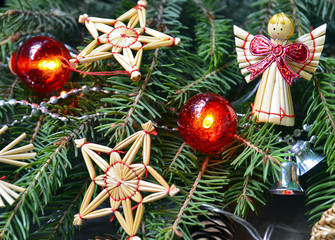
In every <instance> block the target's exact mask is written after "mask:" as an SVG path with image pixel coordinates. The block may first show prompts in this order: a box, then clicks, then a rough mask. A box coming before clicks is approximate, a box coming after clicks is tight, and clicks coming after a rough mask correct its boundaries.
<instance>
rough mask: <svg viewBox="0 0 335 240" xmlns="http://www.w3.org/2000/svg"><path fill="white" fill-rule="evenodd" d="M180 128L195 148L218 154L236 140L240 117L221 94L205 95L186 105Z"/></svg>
mask: <svg viewBox="0 0 335 240" xmlns="http://www.w3.org/2000/svg"><path fill="white" fill-rule="evenodd" d="M178 126H179V131H180V134H181V135H182V137H183V138H184V140H185V141H186V142H187V143H188V144H189V145H190V146H191V147H192V148H194V149H196V150H198V151H200V152H202V153H207V154H215V153H218V152H219V151H220V150H221V149H222V148H223V147H224V146H225V145H227V144H228V143H229V142H230V141H231V140H232V139H233V137H234V134H235V132H236V127H237V117H236V113H235V110H234V109H233V107H232V106H231V105H230V103H229V102H228V101H227V100H226V99H224V98H223V97H221V96H219V95H217V94H212V93H201V94H198V95H196V96H194V97H192V98H190V99H189V100H188V101H187V102H186V103H185V104H184V106H183V107H182V109H181V111H180V113H179V118H178Z"/></svg>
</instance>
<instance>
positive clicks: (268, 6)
mask: <svg viewBox="0 0 335 240" xmlns="http://www.w3.org/2000/svg"><path fill="white" fill-rule="evenodd" d="M272 6H273V0H270V1H269V2H268V5H267V7H266V12H265V15H264V20H263V22H262V26H261V28H260V29H259V32H258V33H259V34H263V33H266V32H267V31H266V28H267V21H268V20H269V19H270V14H271V11H270V10H271V9H272Z"/></svg>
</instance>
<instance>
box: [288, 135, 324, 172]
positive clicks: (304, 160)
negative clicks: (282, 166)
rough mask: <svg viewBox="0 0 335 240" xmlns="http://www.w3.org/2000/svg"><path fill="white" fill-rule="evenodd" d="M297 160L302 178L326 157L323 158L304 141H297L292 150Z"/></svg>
mask: <svg viewBox="0 0 335 240" xmlns="http://www.w3.org/2000/svg"><path fill="white" fill-rule="evenodd" d="M290 151H291V152H292V153H294V156H295V158H296V162H297V166H298V176H302V175H304V174H305V173H307V172H308V171H309V170H311V169H312V168H314V167H315V166H316V165H317V164H319V163H320V162H321V161H322V160H323V159H325V156H321V155H319V154H317V153H315V152H314V151H312V150H311V149H310V148H309V143H308V142H304V141H302V140H299V141H297V142H296V143H295V144H294V145H293V146H292V148H291V149H290Z"/></svg>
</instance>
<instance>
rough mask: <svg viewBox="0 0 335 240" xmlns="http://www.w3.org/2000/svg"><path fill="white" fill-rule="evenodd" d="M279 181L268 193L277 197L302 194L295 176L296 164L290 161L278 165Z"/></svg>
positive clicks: (302, 191)
mask: <svg viewBox="0 0 335 240" xmlns="http://www.w3.org/2000/svg"><path fill="white" fill-rule="evenodd" d="M280 170H281V172H280V179H279V181H278V182H277V183H276V184H275V185H274V186H273V187H272V188H271V189H270V193H273V194H277V195H298V194H303V193H304V190H303V189H302V187H301V186H300V183H299V179H298V175H297V164H296V163H295V162H293V161H291V157H290V158H289V161H287V162H282V163H281V164H280Z"/></svg>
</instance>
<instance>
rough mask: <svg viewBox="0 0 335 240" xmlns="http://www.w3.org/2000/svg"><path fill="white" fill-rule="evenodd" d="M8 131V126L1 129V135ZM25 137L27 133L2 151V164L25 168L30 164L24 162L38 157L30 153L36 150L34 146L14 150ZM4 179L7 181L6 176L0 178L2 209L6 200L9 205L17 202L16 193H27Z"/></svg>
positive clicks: (28, 145) (0, 202) (0, 159)
mask: <svg viewBox="0 0 335 240" xmlns="http://www.w3.org/2000/svg"><path fill="white" fill-rule="evenodd" d="M7 129H8V127H7V126H4V127H2V128H1V129H0V135H2V134H3V133H4V132H5V131H7ZM25 137H26V134H25V133H23V134H21V135H20V136H19V137H17V138H16V139H15V140H14V141H12V142H11V143H9V144H8V145H7V146H6V147H4V148H3V149H2V150H0V163H4V164H9V165H14V166H18V167H23V166H25V165H27V164H28V163H26V162H23V161H22V160H24V159H31V158H34V157H35V156H36V153H35V152H28V151H30V150H33V149H34V145H33V144H27V145H25V146H22V147H19V148H14V149H12V148H13V147H15V146H16V145H17V144H18V143H19V142H21V141H22V140H23V139H24V138H25ZM4 179H6V177H5V176H3V177H1V178H0V207H4V206H5V205H6V204H5V203H4V201H3V199H4V200H6V202H7V203H8V204H9V205H12V204H13V203H14V202H15V199H17V198H18V197H19V194H17V193H16V192H15V191H17V192H21V193H22V192H24V191H25V189H24V188H22V187H18V186H16V185H14V184H11V183H8V182H5V181H3V180H4Z"/></svg>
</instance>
